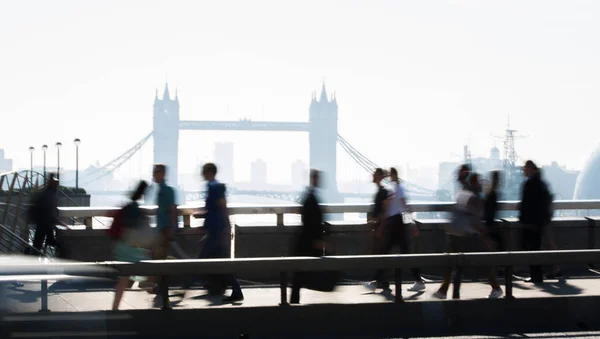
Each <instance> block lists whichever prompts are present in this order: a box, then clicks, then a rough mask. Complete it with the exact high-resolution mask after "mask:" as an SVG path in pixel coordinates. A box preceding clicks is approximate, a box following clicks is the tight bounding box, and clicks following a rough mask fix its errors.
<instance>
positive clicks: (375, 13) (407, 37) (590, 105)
mask: <svg viewBox="0 0 600 339" xmlns="http://www.w3.org/2000/svg"><path fill="white" fill-rule="evenodd" d="M36 4H37V5H36V6H35V8H37V9H38V10H39V11H33V12H31V11H29V8H30V6H29V5H25V4H22V3H19V2H13V3H10V4H8V5H7V7H8V9H9V10H7V11H3V12H2V13H0V18H1V19H2V20H0V31H1V32H6V33H9V32H10V34H2V35H0V42H1V43H2V44H3V46H6V50H7V51H10V52H9V53H6V54H5V55H4V56H3V62H2V63H0V71H1V72H2V74H5V75H6V76H5V77H3V79H10V81H8V80H3V81H0V91H2V93H5V97H4V100H3V101H4V103H3V105H2V107H0V114H2V116H3V117H4V118H5V119H15V120H16V118H17V117H27V118H28V119H29V121H31V123H29V124H28V125H27V128H26V131H27V132H28V133H27V137H26V138H25V137H23V135H24V133H23V130H22V129H20V128H14V127H13V124H2V126H1V127H0V146H2V148H4V149H5V150H6V153H7V154H6V156H7V158H11V159H13V160H14V165H13V167H15V168H28V167H29V152H28V151H27V149H28V148H29V147H30V146H34V147H36V159H35V162H36V164H37V165H39V164H41V151H40V150H39V148H40V147H41V145H42V144H48V145H49V146H50V150H49V152H50V153H49V154H54V153H53V152H55V151H54V150H53V146H52V145H53V144H54V143H55V142H56V141H61V142H62V143H63V145H64V146H63V150H62V151H61V153H62V154H61V159H63V160H62V161H61V166H64V167H65V168H74V167H75V161H74V149H75V147H74V145H72V143H71V140H72V139H74V138H81V139H82V144H81V154H80V167H86V166H87V165H88V164H92V163H95V162H96V161H97V160H98V161H100V162H101V163H102V164H105V163H106V162H108V161H110V160H111V159H112V158H114V157H116V156H117V155H118V154H121V153H122V152H123V151H125V150H126V149H127V148H128V147H130V146H131V145H133V144H134V143H135V142H137V141H138V140H139V139H140V138H142V137H143V136H144V135H145V133H147V132H148V131H150V130H151V124H152V118H151V105H152V98H153V95H154V91H155V90H156V88H158V89H159V91H160V90H162V86H163V83H164V82H165V73H168V81H169V83H170V86H171V89H172V91H173V92H172V93H174V92H175V91H176V90H178V93H179V98H180V100H181V107H182V108H181V116H182V119H202V120H209V119H215V118H218V119H219V120H237V119H243V118H250V119H252V120H268V121H306V120H307V117H308V114H307V113H308V112H307V106H308V105H309V103H310V95H311V92H313V91H318V90H319V89H320V85H321V81H322V80H323V77H324V78H325V83H326V84H327V88H328V89H330V90H335V92H336V93H337V97H338V102H339V105H340V109H339V116H340V122H339V130H340V133H341V134H343V135H344V137H345V138H347V139H348V140H349V141H350V142H352V144H353V145H355V146H356V147H357V148H358V149H360V150H361V152H363V153H364V154H365V155H366V156H368V157H369V158H370V159H371V160H373V161H374V162H376V163H377V164H380V165H381V166H386V167H387V166H390V165H396V166H398V167H401V168H404V167H405V166H400V164H406V163H410V164H411V167H412V168H430V167H436V166H437V163H439V162H443V161H453V160H455V159H456V158H455V157H453V156H452V154H453V153H455V154H460V153H461V150H462V146H463V145H464V144H470V146H471V150H472V154H473V156H477V155H486V154H488V152H489V149H491V147H493V146H494V144H496V145H497V146H498V147H499V148H501V149H502V147H501V145H500V143H499V141H498V140H495V139H494V138H493V137H492V136H491V135H492V134H494V135H499V134H502V133H503V130H504V129H505V128H506V123H507V119H508V116H510V120H511V125H512V126H513V127H514V128H516V129H518V130H520V131H521V132H522V133H524V134H526V135H528V136H529V137H528V138H526V139H520V140H518V141H517V152H518V153H519V155H520V156H521V158H522V160H524V159H526V158H533V159H534V160H536V161H537V162H538V163H540V164H550V163H551V162H552V161H558V162H559V163H560V164H566V165H567V166H568V167H569V168H572V169H582V168H583V166H584V164H585V161H586V160H587V159H588V157H589V155H590V154H592V152H593V151H594V150H595V149H596V146H597V141H598V140H597V137H595V131H594V126H595V124H594V122H595V118H594V117H595V113H596V112H598V110H600V104H599V103H598V102H597V100H595V92H596V91H597V90H596V89H597V88H598V85H599V83H598V81H599V80H598V79H600V77H598V74H600V73H599V72H600V65H599V61H598V60H600V58H598V57H597V56H598V54H599V53H598V47H597V46H596V45H594V44H589V43H588V42H589V41H594V37H593V33H592V32H595V31H597V30H598V28H599V26H598V25H599V23H597V22H596V21H595V20H594V18H595V17H596V16H597V15H596V14H600V5H599V4H596V3H589V2H580V1H574V2H572V3H570V5H569V6H564V5H561V4H560V3H556V2H540V1H531V2H527V3H522V2H518V1H504V2H502V3H499V2H485V3H478V2H471V1H453V2H450V3H444V4H442V3H436V4H435V5H432V6H429V5H426V4H423V3H410V4H406V3H402V4H400V3H398V2H394V1H375V2H361V1H354V2H348V3H333V2H328V1H308V2H305V3H303V4H302V5H297V4H291V5H289V6H283V5H281V4H279V3H277V2H276V1H266V0H265V1H260V2H259V3H257V4H253V5H249V4H246V3H244V2H241V1H237V2H236V1H231V2H230V3H229V4H228V5H224V4H220V3H214V4H213V3H211V4H210V5H209V4H208V3H201V2H179V3H177V4H169V5H165V4H161V3H160V2H153V1H144V2H140V1H132V2H130V3H128V4H127V5H122V4H120V3H118V2H111V1H107V2H103V3H102V5H99V4H89V3H78V2H69V1H58V2H55V3H53V4H52V5H50V4H47V3H45V2H42V1H40V2H36ZM263 6H264V7H268V8H271V9H272V13H277V15H275V16H273V15H268V14H265V13H263V12H262V11H260V10H259V9H260V8H261V7H263ZM114 8H118V9H119V10H118V11H115V10H113V9H114ZM231 8H235V9H236V10H234V11H229V10H230V9H231ZM67 9H68V10H67ZM139 12H144V13H145V15H144V16H139V15H136V14H137V13H139ZM221 12H222V13H229V14H230V15H229V16H228V19H227V20H226V22H222V21H215V18H214V17H216V16H218V15H215V14H218V13H221ZM8 13H11V14H10V15H8ZM19 13H29V14H28V15H19ZM192 13H194V14H192ZM195 13H202V14H201V17H202V20H198V17H197V16H196V15H195ZM242 13H243V14H242ZM339 13H345V14H344V15H339ZM131 17H135V18H136V19H135V20H136V25H134V26H131V25H130V18H131ZM302 17H310V18H312V19H314V20H315V22H323V24H317V25H306V24H305V21H304V20H301V19H300V18H302ZM15 18H19V20H16V19H15ZM175 18H177V19H175ZM374 18H377V19H376V20H375V19H374ZM82 19H84V20H82ZM357 21H358V22H363V23H365V25H364V27H361V28H360V29H358V28H357V27H356V25H355V22H357ZM106 22H111V25H109V26H106V25H105V24H104V23H106ZM325 22H332V23H335V25H333V26H331V28H328V29H327V30H326V31H324V30H323V27H325V26H324V25H325ZM506 22H510V23H511V24H510V25H509V26H507V25H506V24H505V23H506ZM74 26H76V27H77V29H76V30H73V29H72V27H74ZM242 26H243V27H245V30H244V31H242V32H240V30H239V29H238V28H239V27H242ZM99 27H102V30H99ZM272 27H278V29H277V30H273V29H272ZM206 32H210V33H211V34H206ZM34 33H35V34H34ZM73 40H75V41H77V42H78V43H77V44H76V45H74V44H72V43H71V42H72V41H73ZM192 41H193V43H192ZM531 41H535V43H534V44H533V43H531ZM390 42H392V43H390ZM157 46H161V48H156V47H157ZM46 51H47V52H48V53H46ZM565 117H566V118H567V119H566V118H565ZM570 121H573V123H571V122H570ZM541 122H543V123H541ZM575 122H579V123H578V124H577V125H576V126H573V124H574V123H575ZM16 124H17V121H15V122H14V126H16ZM379 135H386V136H388V137H389V138H388V139H389V140H384V144H383V145H382V144H381V142H380V141H379V140H377V136H379ZM116 136H118V137H116ZM272 140H281V142H280V143H279V144H280V145H285V146H286V147H287V149H286V152H281V151H279V150H276V149H274V148H273V147H271V146H272V143H271V142H272ZM213 142H233V143H234V144H236V145H238V146H237V148H238V150H236V151H235V155H234V156H235V159H236V163H239V164H241V165H240V167H239V168H240V170H239V171H241V172H240V173H241V175H242V177H241V178H243V177H246V176H248V175H247V174H246V173H248V172H249V171H248V168H249V167H250V163H251V161H252V160H253V159H254V158H261V159H263V160H265V161H266V162H267V163H269V164H270V170H269V172H270V173H273V174H274V175H275V176H276V175H278V173H288V172H289V171H288V168H289V164H290V163H292V162H294V161H295V160H296V159H304V160H306V159H308V145H307V142H306V136H305V135H303V134H301V133H292V134H286V133H276V132H273V133H269V134H265V135H256V134H253V135H248V134H247V133H245V132H240V133H234V132H231V133H221V132H203V133H201V134H198V133H187V132H184V133H182V135H181V140H180V145H182V146H180V157H181V158H182V162H181V164H180V166H181V170H182V171H183V172H189V171H194V170H195V166H196V165H197V163H196V159H202V161H206V160H210V159H211V158H212V156H211V153H212V147H210V146H209V145H211V144H212V143H213ZM388 144H389V145H391V146H389V145H388ZM207 146H208V147H207ZM390 147H392V148H393V149H395V150H397V152H390V149H389V148H390ZM563 149H568V150H569V151H568V152H566V151H562V150H563ZM144 151H147V150H144ZM148 153H149V151H147V152H146V153H145V154H142V155H140V156H141V157H142V160H137V159H136V160H135V161H134V162H135V164H134V165H135V166H137V167H139V168H140V169H143V171H146V169H147V168H148V167H149V166H150V165H151V162H152V161H151V159H152V157H151V155H150V154H148ZM55 158H56V157H55V155H49V156H48V163H52V162H55V161H56V159H55ZM344 162H347V164H346V165H344ZM349 164H350V163H349V161H348V159H340V160H338V169H339V170H338V175H339V176H340V177H342V178H344V177H352V176H357V175H365V174H359V170H357V169H353V171H354V172H356V173H355V174H349V173H345V170H344V168H345V167H346V166H349ZM134 165H131V166H134ZM54 166H56V165H54ZM271 167H273V168H272V169H271ZM236 170H238V167H237V166H236ZM237 175H238V173H237V172H236V173H234V176H237Z"/></svg>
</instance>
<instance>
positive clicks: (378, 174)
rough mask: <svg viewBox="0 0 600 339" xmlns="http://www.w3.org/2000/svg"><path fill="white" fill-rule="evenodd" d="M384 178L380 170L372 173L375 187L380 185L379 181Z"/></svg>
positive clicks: (377, 169) (383, 173)
mask: <svg viewBox="0 0 600 339" xmlns="http://www.w3.org/2000/svg"><path fill="white" fill-rule="evenodd" d="M383 178H385V172H384V171H383V169H381V168H376V169H375V171H374V172H373V182H374V183H376V184H377V185H379V184H381V181H382V180H383Z"/></svg>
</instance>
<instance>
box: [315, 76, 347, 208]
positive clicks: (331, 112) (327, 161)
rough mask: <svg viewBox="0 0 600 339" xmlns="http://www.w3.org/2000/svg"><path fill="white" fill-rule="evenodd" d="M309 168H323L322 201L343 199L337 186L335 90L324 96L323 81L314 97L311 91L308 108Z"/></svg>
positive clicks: (328, 201)
mask: <svg viewBox="0 0 600 339" xmlns="http://www.w3.org/2000/svg"><path fill="white" fill-rule="evenodd" d="M309 122H310V129H309V136H308V138H309V153H310V155H309V157H310V168H316V169H318V170H321V171H323V173H324V177H323V195H322V199H323V202H327V203H338V202H342V201H341V197H340V195H339V193H338V187H337V179H336V177H337V135H338V105H337V100H336V98H335V94H332V95H331V100H329V98H328V97H327V90H326V89H325V84H323V88H322V89H321V95H320V97H319V99H317V96H316V93H314V92H313V95H312V101H311V103H310V109H309Z"/></svg>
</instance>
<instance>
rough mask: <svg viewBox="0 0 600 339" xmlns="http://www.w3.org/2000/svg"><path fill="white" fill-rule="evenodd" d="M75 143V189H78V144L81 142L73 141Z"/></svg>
mask: <svg viewBox="0 0 600 339" xmlns="http://www.w3.org/2000/svg"><path fill="white" fill-rule="evenodd" d="M73 143H75V189H79V144H81V140H79V138H77V139H75V140H73Z"/></svg>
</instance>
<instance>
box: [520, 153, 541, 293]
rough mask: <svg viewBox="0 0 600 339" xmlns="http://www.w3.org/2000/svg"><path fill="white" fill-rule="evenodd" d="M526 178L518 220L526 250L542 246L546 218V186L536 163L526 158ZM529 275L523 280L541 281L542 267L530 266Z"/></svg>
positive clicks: (534, 249)
mask: <svg viewBox="0 0 600 339" xmlns="http://www.w3.org/2000/svg"><path fill="white" fill-rule="evenodd" d="M523 172H524V174H525V176H526V177H527V180H526V181H525V183H524V184H523V187H522V197H521V204H520V207H519V212H520V213H519V222H520V223H521V225H522V226H523V247H524V250H526V251H539V250H540V249H541V247H542V229H543V227H544V225H545V224H546V222H547V220H548V215H547V214H548V211H547V208H546V200H547V196H548V187H547V186H546V184H545V183H544V182H543V181H542V179H541V177H540V172H539V170H538V167H537V166H536V164H535V163H534V162H533V161H531V160H527V162H526V163H525V166H524V167H523ZM530 274H531V277H530V278H529V279H526V280H525V281H528V282H533V283H542V282H543V280H544V279H543V276H542V268H541V266H539V265H532V266H530Z"/></svg>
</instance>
